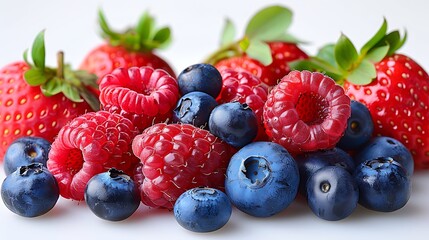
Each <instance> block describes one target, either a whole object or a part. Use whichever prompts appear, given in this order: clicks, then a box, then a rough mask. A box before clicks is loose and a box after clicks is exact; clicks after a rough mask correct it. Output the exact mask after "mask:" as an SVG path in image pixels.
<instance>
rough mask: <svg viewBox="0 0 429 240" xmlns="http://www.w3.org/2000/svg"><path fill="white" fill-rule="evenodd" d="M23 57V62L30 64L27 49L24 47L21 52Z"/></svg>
mask: <svg viewBox="0 0 429 240" xmlns="http://www.w3.org/2000/svg"><path fill="white" fill-rule="evenodd" d="M23 58H24V62H25V63H27V64H28V65H29V66H32V64H31V63H30V61H28V49H25V51H24V54H23Z"/></svg>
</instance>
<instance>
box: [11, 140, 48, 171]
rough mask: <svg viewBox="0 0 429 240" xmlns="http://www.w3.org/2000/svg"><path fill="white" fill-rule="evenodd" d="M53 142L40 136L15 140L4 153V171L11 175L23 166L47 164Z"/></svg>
mask: <svg viewBox="0 0 429 240" xmlns="http://www.w3.org/2000/svg"><path fill="white" fill-rule="evenodd" d="M50 148H51V143H50V142H48V141H47V140H46V139H44V138H40V137H21V138H18V139H17V140H15V141H14V142H13V143H12V144H10V145H9V147H8V148H7V150H6V153H5V155H4V171H5V173H6V175H9V174H11V173H13V172H15V171H16V169H17V168H19V167H21V166H27V165H29V164H31V163H42V164H43V166H46V161H47V160H48V153H49V149H50Z"/></svg>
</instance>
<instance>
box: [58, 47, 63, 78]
mask: <svg viewBox="0 0 429 240" xmlns="http://www.w3.org/2000/svg"><path fill="white" fill-rule="evenodd" d="M57 63H58V66H57V77H58V78H59V79H64V52H63V51H59V52H58V53H57Z"/></svg>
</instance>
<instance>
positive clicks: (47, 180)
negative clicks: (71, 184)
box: [1, 163, 59, 217]
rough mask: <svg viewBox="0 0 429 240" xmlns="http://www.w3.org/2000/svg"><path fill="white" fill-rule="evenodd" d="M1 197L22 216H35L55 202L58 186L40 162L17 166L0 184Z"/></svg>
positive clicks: (11, 208)
mask: <svg viewBox="0 0 429 240" xmlns="http://www.w3.org/2000/svg"><path fill="white" fill-rule="evenodd" d="M1 197H2V199H3V202H4V204H5V205H6V207H7V208H9V210H11V211H12V212H14V213H16V214H18V215H20V216H23V217H37V216H41V215H43V214H45V213H47V212H49V211H50V210H51V209H52V208H53V207H54V206H55V204H56V203H57V201H58V198H59V188H58V184H57V181H56V180H55V178H54V176H53V175H52V174H51V173H50V172H49V171H48V169H46V168H45V167H44V166H43V164H41V163H32V164H30V165H27V166H21V167H19V168H18V169H17V170H16V171H15V172H13V173H11V174H9V175H8V176H7V177H6V179H5V180H4V181H3V184H2V186H1Z"/></svg>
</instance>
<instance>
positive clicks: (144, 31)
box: [136, 12, 155, 42]
mask: <svg viewBox="0 0 429 240" xmlns="http://www.w3.org/2000/svg"><path fill="white" fill-rule="evenodd" d="M154 27H155V20H154V18H153V17H151V16H150V15H149V13H148V12H145V13H144V14H143V15H142V16H141V18H140V20H139V21H138V23H137V26H136V33H137V36H138V37H139V38H140V42H144V41H147V40H149V39H151V35H152V32H153V29H154Z"/></svg>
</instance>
